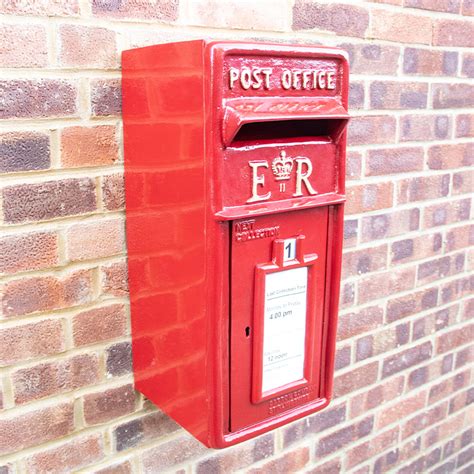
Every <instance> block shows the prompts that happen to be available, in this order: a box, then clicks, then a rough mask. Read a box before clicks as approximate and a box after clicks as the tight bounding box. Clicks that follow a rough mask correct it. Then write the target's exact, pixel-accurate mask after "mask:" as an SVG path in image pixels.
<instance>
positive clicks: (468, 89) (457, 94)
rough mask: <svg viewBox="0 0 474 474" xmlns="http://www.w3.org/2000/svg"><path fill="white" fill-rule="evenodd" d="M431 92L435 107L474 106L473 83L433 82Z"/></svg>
mask: <svg viewBox="0 0 474 474" xmlns="http://www.w3.org/2000/svg"><path fill="white" fill-rule="evenodd" d="M431 94H432V97H433V108H434V109H450V108H456V107H473V106H474V85H472V84H433V86H432V89H431Z"/></svg>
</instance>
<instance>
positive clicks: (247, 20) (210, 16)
mask: <svg viewBox="0 0 474 474" xmlns="http://www.w3.org/2000/svg"><path fill="white" fill-rule="evenodd" d="M269 8H272V15H268V9H269ZM251 12H252V13H251V14H250V15H249V10H248V9H247V8H241V3H240V2H239V1H238V0H230V1H227V2H225V3H223V2H221V1H220V0H205V1H203V0H197V1H193V2H190V3H189V5H188V9H187V16H186V24H187V25H192V26H194V25H197V26H207V27H212V28H229V29H230V28H232V29H234V30H238V29H247V30H269V31H284V30H286V29H287V23H286V17H287V16H288V14H289V12H288V6H287V5H286V4H285V3H283V2H270V1H268V0H263V1H260V2H256V3H254V4H252V6H251Z"/></svg>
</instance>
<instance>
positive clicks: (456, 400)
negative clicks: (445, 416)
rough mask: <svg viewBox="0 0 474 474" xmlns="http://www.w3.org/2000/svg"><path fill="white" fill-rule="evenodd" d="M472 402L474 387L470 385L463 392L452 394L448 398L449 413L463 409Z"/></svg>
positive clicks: (473, 400)
mask: <svg viewBox="0 0 474 474" xmlns="http://www.w3.org/2000/svg"><path fill="white" fill-rule="evenodd" d="M473 402H474V387H470V388H469V389H468V390H465V391H464V392H461V393H458V394H456V395H454V397H452V398H451V399H450V400H449V413H450V414H451V413H455V412H457V411H459V410H463V409H464V408H465V407H467V406H468V405H471V404H472V403H473Z"/></svg>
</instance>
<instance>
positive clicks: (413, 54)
mask: <svg viewBox="0 0 474 474" xmlns="http://www.w3.org/2000/svg"><path fill="white" fill-rule="evenodd" d="M457 68H458V53H456V52H454V51H434V50H428V49H419V48H405V52H404V55H403V72H404V73H405V74H420V75H422V76H456V73H457Z"/></svg>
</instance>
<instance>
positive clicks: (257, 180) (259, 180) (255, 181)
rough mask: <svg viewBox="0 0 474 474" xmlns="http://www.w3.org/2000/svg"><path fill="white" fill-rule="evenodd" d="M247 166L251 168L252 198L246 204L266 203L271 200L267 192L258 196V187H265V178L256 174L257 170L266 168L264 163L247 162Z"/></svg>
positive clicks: (266, 164)
mask: <svg viewBox="0 0 474 474" xmlns="http://www.w3.org/2000/svg"><path fill="white" fill-rule="evenodd" d="M249 166H250V168H252V197H251V198H250V199H248V200H247V202H258V201H266V200H268V199H270V198H271V196H272V193H271V192H270V191H269V192H268V193H266V194H258V186H259V185H260V186H264V185H265V176H264V175H263V174H261V175H259V174H258V168H259V167H263V168H268V163H267V162H266V161H249Z"/></svg>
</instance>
